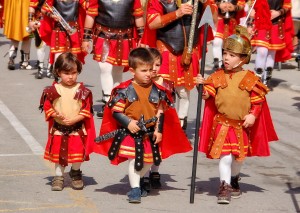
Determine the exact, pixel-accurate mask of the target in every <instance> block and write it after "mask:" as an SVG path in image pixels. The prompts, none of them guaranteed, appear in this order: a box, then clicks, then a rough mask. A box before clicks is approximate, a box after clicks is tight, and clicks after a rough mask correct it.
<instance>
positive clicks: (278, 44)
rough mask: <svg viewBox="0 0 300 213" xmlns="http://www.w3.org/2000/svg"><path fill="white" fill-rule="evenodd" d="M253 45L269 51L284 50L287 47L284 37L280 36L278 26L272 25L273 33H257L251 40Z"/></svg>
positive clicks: (264, 31)
mask: <svg viewBox="0 0 300 213" xmlns="http://www.w3.org/2000/svg"><path fill="white" fill-rule="evenodd" d="M282 27H284V26H282ZM283 32H284V29H283ZM251 45H252V46H260V47H266V48H268V49H269V50H282V49H284V48H285V47H286V44H285V40H284V37H282V36H281V35H280V32H279V25H278V24H276V25H272V29H271V31H267V30H259V31H257V32H256V33H255V34H254V36H253V38H252V40H251Z"/></svg>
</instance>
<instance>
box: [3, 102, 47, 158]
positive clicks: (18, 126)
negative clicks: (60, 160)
mask: <svg viewBox="0 0 300 213" xmlns="http://www.w3.org/2000/svg"><path fill="white" fill-rule="evenodd" d="M0 112H1V113H2V114H3V115H4V117H6V119H7V120H8V121H9V123H10V124H11V125H12V126H13V127H14V128H15V130H16V131H17V132H18V133H19V135H20V136H21V137H22V138H23V140H24V141H25V142H26V144H27V145H28V146H29V148H30V149H31V150H32V152H33V153H34V154H35V155H41V154H42V153H43V152H44V149H43V147H42V146H41V145H40V144H39V143H38V142H37V141H36V140H35V138H34V137H33V136H32V135H31V134H30V132H29V131H28V130H27V129H26V127H25V126H23V124H22V123H21V122H20V121H19V120H18V118H17V117H16V116H15V115H14V114H13V113H12V112H11V111H10V110H9V109H8V107H7V106H6V105H5V104H4V103H3V102H2V101H1V100H0Z"/></svg>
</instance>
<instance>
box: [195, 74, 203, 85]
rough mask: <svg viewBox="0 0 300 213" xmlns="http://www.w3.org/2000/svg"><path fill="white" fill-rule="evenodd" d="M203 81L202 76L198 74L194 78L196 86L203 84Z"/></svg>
mask: <svg viewBox="0 0 300 213" xmlns="http://www.w3.org/2000/svg"><path fill="white" fill-rule="evenodd" d="M204 81H205V79H204V78H203V77H202V75H200V74H198V75H197V77H196V84H197V85H198V84H203V83H204Z"/></svg>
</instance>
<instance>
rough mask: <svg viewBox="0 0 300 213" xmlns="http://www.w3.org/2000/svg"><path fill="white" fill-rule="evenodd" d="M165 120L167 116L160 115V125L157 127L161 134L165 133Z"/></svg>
mask: <svg viewBox="0 0 300 213" xmlns="http://www.w3.org/2000/svg"><path fill="white" fill-rule="evenodd" d="M164 120H165V114H164V113H160V114H159V118H158V125H157V131H158V132H159V133H163V127H164Z"/></svg>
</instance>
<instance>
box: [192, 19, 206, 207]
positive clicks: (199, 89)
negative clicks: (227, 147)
mask: <svg viewBox="0 0 300 213" xmlns="http://www.w3.org/2000/svg"><path fill="white" fill-rule="evenodd" d="M207 32H208V23H205V25H204V39H203V46H202V58H201V67H200V74H201V76H204V69H205V57H206V47H207V44H206V42H207ZM202 93H203V85H202V84H200V85H199V88H198V102H197V103H198V104H197V115H196V129H195V141H194V156H193V167H192V178H191V193H190V203H194V198H195V180H196V173H197V160H198V143H199V128H200V119H201V108H202Z"/></svg>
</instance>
